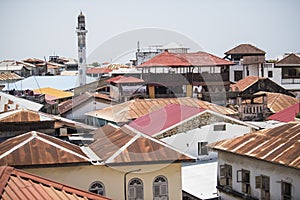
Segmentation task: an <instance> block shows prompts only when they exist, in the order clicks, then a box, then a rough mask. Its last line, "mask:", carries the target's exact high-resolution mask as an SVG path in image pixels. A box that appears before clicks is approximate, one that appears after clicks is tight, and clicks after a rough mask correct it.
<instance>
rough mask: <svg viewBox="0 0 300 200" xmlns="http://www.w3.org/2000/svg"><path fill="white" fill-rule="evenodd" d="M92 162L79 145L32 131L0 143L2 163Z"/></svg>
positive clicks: (0, 160) (26, 164) (16, 164)
mask: <svg viewBox="0 0 300 200" xmlns="http://www.w3.org/2000/svg"><path fill="white" fill-rule="evenodd" d="M79 163H90V162H89V158H88V157H87V156H86V155H85V154H84V153H83V152H82V150H81V149H80V147H79V146H76V145H74V144H71V143H67V142H65V141H62V140H60V139H57V138H55V137H52V136H49V135H46V134H43V133H39V132H35V131H31V132H28V133H25V134H22V135H20V136H16V137H14V138H11V139H8V140H6V141H4V142H2V143H0V165H11V166H29V165H56V164H60V165H63V164H79Z"/></svg>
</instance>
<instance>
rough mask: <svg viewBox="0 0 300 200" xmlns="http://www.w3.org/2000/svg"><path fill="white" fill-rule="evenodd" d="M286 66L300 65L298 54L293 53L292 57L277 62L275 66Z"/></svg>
mask: <svg viewBox="0 0 300 200" xmlns="http://www.w3.org/2000/svg"><path fill="white" fill-rule="evenodd" d="M284 65H297V66H299V65H300V57H299V56H297V55H296V54H293V53H291V54H290V55H288V56H286V57H285V58H283V59H281V60H279V61H277V62H276V63H275V66H284Z"/></svg>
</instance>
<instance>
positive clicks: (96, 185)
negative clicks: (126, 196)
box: [89, 181, 105, 196]
mask: <svg viewBox="0 0 300 200" xmlns="http://www.w3.org/2000/svg"><path fill="white" fill-rule="evenodd" d="M89 191H90V192H93V193H96V194H100V195H103V196H105V188H104V184H103V183H102V182H100V181H95V182H93V183H92V184H91V185H90V187H89Z"/></svg>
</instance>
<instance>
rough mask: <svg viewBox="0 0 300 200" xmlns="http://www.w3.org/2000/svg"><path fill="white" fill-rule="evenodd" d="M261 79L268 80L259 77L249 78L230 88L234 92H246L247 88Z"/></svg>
mask: <svg viewBox="0 0 300 200" xmlns="http://www.w3.org/2000/svg"><path fill="white" fill-rule="evenodd" d="M260 79H266V78H262V77H257V76H247V77H245V78H243V79H241V80H239V81H238V82H236V83H235V84H232V85H231V86H230V87H231V90H232V91H240V92H242V91H244V90H246V89H247V88H249V87H250V86H251V85H253V84H254V83H256V82H257V81H258V80H260Z"/></svg>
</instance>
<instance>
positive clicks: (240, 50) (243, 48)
mask: <svg viewBox="0 0 300 200" xmlns="http://www.w3.org/2000/svg"><path fill="white" fill-rule="evenodd" d="M225 54H226V55H231V54H241V55H245V54H263V55H264V54H266V52H265V51H263V50H261V49H259V48H257V47H255V46H253V45H251V44H240V45H238V46H236V47H234V48H233V49H230V50H229V51H227V52H225Z"/></svg>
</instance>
